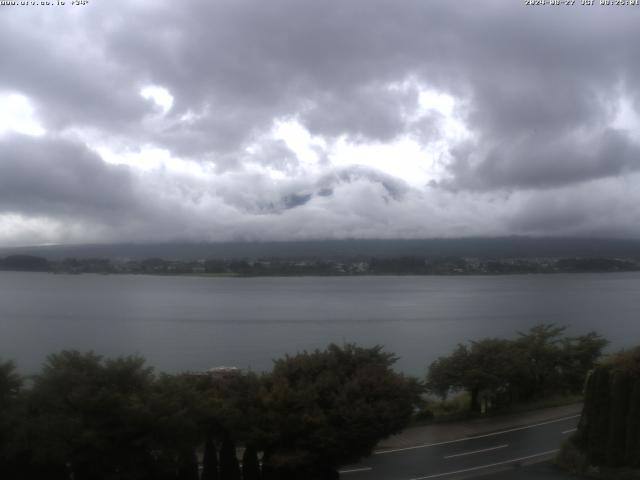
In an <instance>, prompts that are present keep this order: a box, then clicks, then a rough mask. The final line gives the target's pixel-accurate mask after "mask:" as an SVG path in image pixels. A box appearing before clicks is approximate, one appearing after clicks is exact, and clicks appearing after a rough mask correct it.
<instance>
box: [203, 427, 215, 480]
mask: <svg viewBox="0 0 640 480" xmlns="http://www.w3.org/2000/svg"><path fill="white" fill-rule="evenodd" d="M202 480H218V454H217V452H216V445H215V443H214V441H213V435H212V434H211V433H210V432H207V435H206V439H205V443H204V457H203V459H202Z"/></svg>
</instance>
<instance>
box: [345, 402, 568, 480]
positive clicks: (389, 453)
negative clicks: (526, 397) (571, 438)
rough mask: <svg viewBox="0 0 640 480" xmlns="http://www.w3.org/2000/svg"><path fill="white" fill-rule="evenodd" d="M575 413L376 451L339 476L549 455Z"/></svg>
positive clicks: (451, 470)
mask: <svg viewBox="0 0 640 480" xmlns="http://www.w3.org/2000/svg"><path fill="white" fill-rule="evenodd" d="M578 419H579V415H570V416H567V417H563V418H560V419H555V420H547V421H544V422H539V423H534V424H531V425H525V426H520V427H515V428H510V429H506V430H501V431H496V432H490V433H485V434H481V435H475V436H471V437H466V438H460V439H456V440H449V441H445V442H437V443H431V444H427V445H417V446H413V447H406V448H397V449H391V450H386V451H378V452H376V453H375V454H374V455H372V456H370V457H368V458H366V459H364V460H363V461H362V462H361V463H359V464H357V465H352V466H348V467H344V468H343V469H342V470H341V478H342V479H344V480H428V479H432V478H433V479H442V480H453V479H457V478H463V477H470V476H475V475H483V474H487V473H489V472H491V471H496V470H500V469H502V468H505V467H509V466H512V465H519V464H526V463H529V462H536V461H540V460H545V459H549V458H552V457H553V456H554V455H555V453H556V452H557V450H558V448H560V445H561V443H562V442H563V441H564V439H566V438H567V435H569V434H570V433H571V432H573V431H574V430H575V427H576V425H577V423H578Z"/></svg>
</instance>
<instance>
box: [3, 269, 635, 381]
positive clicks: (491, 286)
mask: <svg viewBox="0 0 640 480" xmlns="http://www.w3.org/2000/svg"><path fill="white" fill-rule="evenodd" d="M540 322H555V323H558V324H562V325H567V326H568V327H569V332H570V333H585V332H587V331H589V330H596V331H598V332H599V333H601V334H603V335H604V336H605V337H606V338H608V339H609V340H611V342H612V346H613V347H615V348H619V347H628V346H632V345H634V344H640V273H610V274H576V275H567V274H558V275H509V276H465V277H455V276H446V277H433V276H428V277H280V278H206V277H159V276H158V277H153V276H135V275H105V276H101V275H75V276H74V275H53V274H41V273H14V272H0V358H2V359H13V360H15V361H16V362H17V363H18V366H19V368H20V370H21V371H22V372H25V373H29V372H34V371H37V370H38V369H39V367H40V365H41V363H42V362H43V361H44V359H45V358H46V355H48V354H50V353H53V352H57V351H59V350H61V349H65V348H67V349H69V348H73V349H79V350H94V351H95V352H97V353H100V354H104V355H107V356H115V355H127V354H134V353H137V354H140V355H143V356H145V357H146V358H147V359H148V361H149V364H151V365H153V366H155V367H156V368H157V369H158V370H163V371H169V372H176V371H182V370H203V369H207V368H210V367H213V366H221V365H226V366H238V367H243V368H250V369H252V370H254V371H260V370H264V369H269V368H270V366H271V362H272V359H274V358H277V357H280V356H282V355H284V354H285V353H295V352H296V351H300V350H304V349H314V348H323V347H324V346H326V345H327V344H328V343H330V342H337V343H343V342H356V343H357V344H359V345H362V346H372V345H376V344H381V345H384V346H385V348H386V349H387V350H388V351H392V352H395V353H397V354H398V355H399V356H400V360H399V361H398V363H397V368H398V369H399V370H402V371H404V372H407V373H410V374H414V375H420V376H422V375H424V373H425V371H426V369H427V366H428V364H429V363H430V362H431V361H432V360H434V359H435V358H437V357H438V356H439V355H444V354H447V353H448V352H450V351H451V350H452V349H453V348H454V347H455V345H456V344H457V343H458V342H464V341H467V340H472V339H479V338H483V337H487V336H513V335H515V332H516V331H517V330H524V329H527V328H529V327H531V326H533V325H535V324H537V323H540Z"/></svg>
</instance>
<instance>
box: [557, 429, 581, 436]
mask: <svg viewBox="0 0 640 480" xmlns="http://www.w3.org/2000/svg"><path fill="white" fill-rule="evenodd" d="M576 430H578V429H577V428H570V429H569V430H565V431H564V432H561V433H562V435H566V434H567V433H571V432H575V431H576Z"/></svg>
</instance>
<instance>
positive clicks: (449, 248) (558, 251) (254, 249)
mask: <svg viewBox="0 0 640 480" xmlns="http://www.w3.org/2000/svg"><path fill="white" fill-rule="evenodd" d="M16 254H19V255H24V254H29V255H39V256H42V257H46V258H48V259H50V260H62V259H65V258H71V257H78V258H110V259H124V258H129V259H137V260H141V259H147V258H153V257H156V258H163V259H167V260H198V259H203V258H211V259H213V258H226V259H231V258H236V259H238V258H270V257H276V258H281V259H286V258H291V259H296V258H300V259H310V258H318V259H331V258H332V259H341V258H346V259H353V258H356V257H360V258H363V259H368V258H369V257H377V258H385V257H387V258H391V257H394V258H399V257H430V258H437V257H480V258H514V257H519V258H532V257H556V258H559V257H565V258H570V257H587V258H589V257H590V258H602V257H609V258H613V257H634V258H640V241H638V240H612V239H584V238H582V239H581V238H527V237H502V238H454V239H422V240H398V239H396V240H356V239H351V240H324V241H323V240H313V241H297V242H227V243H185V242H182V243H164V244H163V243H141V244H110V245H107V244H104V245H50V246H40V247H20V248H0V257H2V256H8V255H16Z"/></svg>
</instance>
